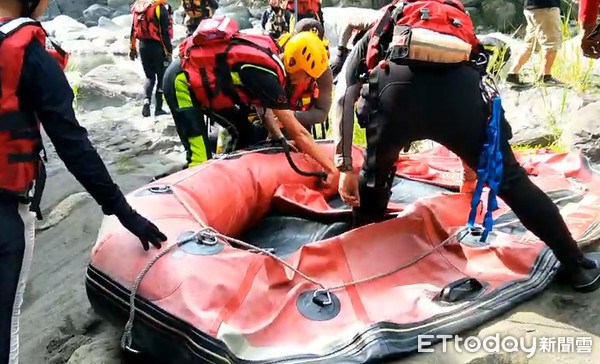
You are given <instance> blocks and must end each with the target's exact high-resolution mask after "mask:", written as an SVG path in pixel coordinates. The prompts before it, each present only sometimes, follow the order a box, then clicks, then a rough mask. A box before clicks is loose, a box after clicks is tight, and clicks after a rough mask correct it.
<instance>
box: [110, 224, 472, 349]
mask: <svg viewBox="0 0 600 364" xmlns="http://www.w3.org/2000/svg"><path fill="white" fill-rule="evenodd" d="M464 230H468V228H465V227H463V228H462V229H461V230H459V231H458V232H456V233H455V234H452V235H450V236H449V237H448V238H446V239H445V240H443V241H441V242H440V243H438V244H436V245H434V246H432V247H431V249H429V250H427V251H425V252H424V253H422V254H420V255H418V256H417V257H415V258H413V259H411V260H410V261H409V262H407V263H404V264H402V265H400V266H398V267H396V268H394V269H393V270H391V271H388V272H384V273H379V274H376V275H373V276H370V277H366V278H362V279H358V280H354V281H351V282H348V283H344V284H340V285H337V286H333V287H329V288H328V287H326V286H325V285H324V284H323V283H321V282H319V281H318V280H317V279H315V278H312V277H310V276H308V275H307V274H305V273H303V272H302V271H300V270H299V269H297V268H295V267H294V266H292V265H291V264H289V263H288V262H286V261H285V260H284V259H282V258H280V257H278V256H276V255H275V254H274V253H272V252H271V251H269V250H268V249H263V248H259V247H256V246H254V245H252V244H249V243H246V242H244V241H242V240H239V239H235V238H232V237H229V236H227V235H224V234H221V233H219V232H218V231H216V230H215V229H213V228H211V227H205V228H202V229H200V230H198V232H196V233H195V234H194V235H192V236H191V237H188V238H186V239H183V240H181V241H178V242H177V243H175V244H173V245H171V246H170V247H169V248H167V249H165V250H163V251H161V252H160V253H159V254H157V255H156V256H155V257H154V258H152V260H150V261H149V262H148V264H147V265H146V267H144V269H143V270H142V271H141V272H140V274H139V275H138V277H137V278H136V280H135V282H134V284H133V287H132V289H131V294H130V296H129V308H130V309H129V319H128V320H127V323H126V324H125V329H124V333H123V336H122V337H121V348H123V349H124V350H129V351H131V352H134V353H138V351H137V350H134V349H133V348H132V347H131V344H132V335H131V332H132V329H133V321H134V318H135V296H136V295H137V291H138V289H139V286H140V283H141V282H142V280H143V279H144V276H145V275H146V274H147V273H148V271H149V270H150V268H152V266H153V265H154V263H156V262H157V261H158V260H159V259H160V258H162V257H163V256H165V255H166V254H168V253H169V252H171V251H172V250H173V249H175V248H176V247H180V246H181V245H183V244H185V243H188V242H190V241H193V240H194V239H196V238H197V237H198V236H201V235H202V234H205V233H210V234H212V235H213V236H214V237H216V238H220V239H222V240H225V241H228V242H230V243H233V244H232V245H237V246H241V247H244V248H247V249H248V250H250V251H258V252H259V253H261V254H265V255H267V256H269V257H271V258H273V259H274V260H276V261H277V262H279V263H281V264H282V265H284V266H286V267H287V268H289V269H291V270H292V271H293V272H295V273H296V274H298V275H299V276H301V277H302V278H304V279H305V280H306V281H308V282H311V283H313V284H315V285H317V286H319V287H320V290H318V291H321V292H325V293H327V294H328V296H329V293H330V292H331V291H334V290H339V289H343V288H346V287H349V286H353V285H358V284H362V283H367V282H370V281H373V280H376V279H380V278H383V277H387V276H389V275H392V274H394V273H397V272H399V271H400V270H402V269H405V268H407V267H409V266H411V265H413V264H415V263H416V262H418V261H419V260H421V259H423V258H425V257H426V256H428V255H429V254H431V253H433V252H434V251H436V250H438V249H439V248H441V247H443V246H445V245H447V244H448V243H449V242H450V241H451V240H452V238H454V237H457V240H459V241H460V240H462V239H463V238H464V236H466V234H465V235H464V236H462V237H460V238H458V235H459V234H460V233H461V232H462V231H464ZM467 233H468V232H467ZM217 242H218V240H216V239H215V242H211V243H210V244H207V243H205V244H206V245H214V244H216V243H217ZM315 293H316V292H315ZM328 302H329V303H331V300H329V301H328Z"/></svg>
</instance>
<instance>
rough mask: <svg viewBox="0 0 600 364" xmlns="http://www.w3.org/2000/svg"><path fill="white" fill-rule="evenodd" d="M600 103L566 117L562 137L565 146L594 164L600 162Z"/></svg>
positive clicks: (594, 103)
mask: <svg viewBox="0 0 600 364" xmlns="http://www.w3.org/2000/svg"><path fill="white" fill-rule="evenodd" d="M598 115H600V101H596V102H593V103H591V104H588V105H586V106H585V107H583V108H582V109H581V110H578V111H576V112H573V113H570V114H569V115H568V116H567V117H566V122H565V123H564V130H563V133H562V136H561V141H562V143H563V145H565V146H566V147H568V148H569V149H575V150H579V151H580V152H581V153H582V154H583V155H585V156H587V157H589V158H590V159H591V160H592V162H596V163H597V162H600V123H598Z"/></svg>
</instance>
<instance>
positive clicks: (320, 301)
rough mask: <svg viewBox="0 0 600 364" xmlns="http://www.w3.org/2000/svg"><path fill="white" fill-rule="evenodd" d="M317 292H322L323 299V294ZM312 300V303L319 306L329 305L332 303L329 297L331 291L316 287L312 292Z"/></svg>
mask: <svg viewBox="0 0 600 364" xmlns="http://www.w3.org/2000/svg"><path fill="white" fill-rule="evenodd" d="M319 293H324V294H325V299H323V295H320V294H319ZM312 301H313V303H314V304H316V305H319V306H321V307H325V306H329V305H331V304H332V303H333V299H331V292H329V290H328V289H317V290H316V291H315V292H314V293H313V298H312Z"/></svg>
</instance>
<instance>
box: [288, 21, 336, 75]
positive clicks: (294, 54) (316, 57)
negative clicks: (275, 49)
mask: <svg viewBox="0 0 600 364" xmlns="http://www.w3.org/2000/svg"><path fill="white" fill-rule="evenodd" d="M283 64H284V65H285V70H286V71H287V72H288V73H294V72H298V71H300V70H302V71H305V72H306V73H308V75H309V76H310V77H312V78H315V79H316V78H319V77H321V75H322V74H323V72H325V70H327V68H328V67H329V57H328V55H327V49H326V48H325V45H324V44H323V41H321V39H319V37H318V36H317V35H316V34H315V33H313V32H300V33H298V34H294V35H293V36H292V37H291V38H290V39H289V40H288V41H287V42H286V43H285V48H284V50H283Z"/></svg>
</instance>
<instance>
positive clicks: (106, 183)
mask: <svg viewBox="0 0 600 364" xmlns="http://www.w3.org/2000/svg"><path fill="white" fill-rule="evenodd" d="M0 66H2V65H0ZM17 96H18V98H19V101H20V109H21V110H27V111H28V112H32V113H33V112H35V113H36V114H37V116H38V118H39V120H40V121H41V123H42V125H43V127H44V130H45V131H46V134H47V135H48V137H49V138H50V140H51V141H52V144H53V145H54V146H55V149H56V153H57V154H58V155H59V157H60V158H61V159H62V160H63V162H64V163H65V165H66V167H67V168H68V170H69V171H70V172H71V173H72V174H73V175H74V176H75V177H76V178H77V180H78V181H79V182H80V183H81V184H82V185H83V186H84V187H85V189H86V190H87V191H88V192H90V194H91V195H92V196H93V198H94V199H95V200H96V201H97V202H98V204H100V205H101V206H102V210H103V212H104V213H105V214H109V215H110V214H113V213H121V211H123V210H124V209H127V208H129V205H128V204H127V202H126V200H125V197H124V196H123V194H122V193H121V191H120V190H119V188H118V186H117V185H116V184H115V183H113V181H112V179H111V177H110V175H109V174H108V171H107V170H106V167H105V166H104V164H103V162H102V160H101V159H100V157H99V156H98V153H97V152H96V150H95V149H94V147H93V146H92V144H91V143H90V141H89V139H88V134H87V131H86V129H85V128H83V127H82V126H80V125H79V123H78V122H77V119H76V118H75V114H74V112H73V107H72V105H73V92H72V90H71V87H70V86H69V83H68V82H67V79H66V77H65V75H64V73H63V71H62V69H61V68H60V66H59V65H58V63H57V62H56V60H55V59H54V58H53V57H52V56H51V55H49V54H48V52H46V50H45V47H44V46H42V45H41V44H40V43H39V42H37V41H33V42H32V43H31V44H30V45H29V46H28V47H27V48H26V50H25V57H24V63H23V69H22V72H21V79H20V82H19V87H18V91H17ZM32 223H33V217H32V216H31V213H30V212H29V211H28V208H27V206H26V205H24V204H22V203H20V202H19V201H17V198H15V197H13V196H12V195H8V194H7V193H6V192H0V231H1V232H2V233H1V234H0V363H2V364H4V363H7V362H8V355H9V350H10V346H11V321H12V316H13V308H14V307H15V297H16V295H17V285H18V282H19V281H20V280H21V281H24V279H21V278H24V277H25V276H26V272H25V271H21V268H22V266H23V265H24V263H25V265H27V264H28V263H29V261H30V260H31V253H32V249H33V246H32V245H33V236H32V234H33V227H31V224H32ZM25 224H29V226H30V229H28V231H25ZM26 235H27V236H26ZM26 246H27V248H26ZM28 249H29V250H28ZM26 252H27V253H26ZM24 260H25V261H24ZM20 288H22V287H20ZM22 295H23V292H22V289H20V292H19V296H20V297H21V298H22ZM13 339H14V336H13Z"/></svg>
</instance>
